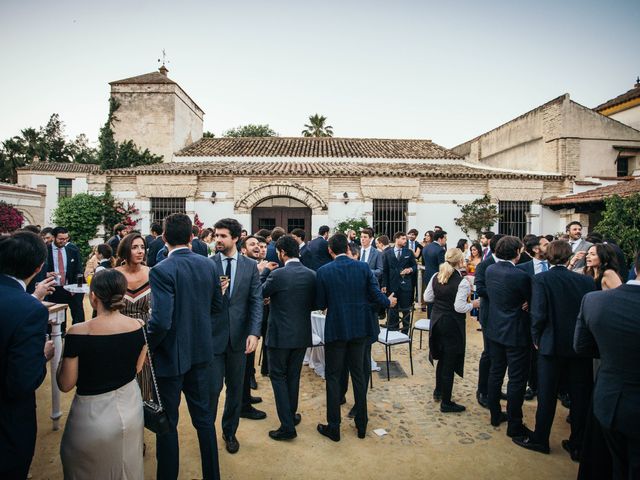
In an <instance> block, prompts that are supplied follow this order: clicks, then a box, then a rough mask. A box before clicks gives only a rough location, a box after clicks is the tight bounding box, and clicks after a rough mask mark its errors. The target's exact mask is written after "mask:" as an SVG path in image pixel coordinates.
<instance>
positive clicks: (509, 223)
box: [498, 200, 531, 239]
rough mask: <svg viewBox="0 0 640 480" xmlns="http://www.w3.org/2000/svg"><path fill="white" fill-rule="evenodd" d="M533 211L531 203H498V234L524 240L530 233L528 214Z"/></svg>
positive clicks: (518, 201)
mask: <svg viewBox="0 0 640 480" xmlns="http://www.w3.org/2000/svg"><path fill="white" fill-rule="evenodd" d="M530 211H531V202H524V201H520V200H517V201H504V202H498V213H500V221H499V222H498V233H502V234H503V235H513V236H514V237H518V238H520V239H521V238H522V237H524V236H525V235H526V234H527V233H529V218H528V214H529V212H530Z"/></svg>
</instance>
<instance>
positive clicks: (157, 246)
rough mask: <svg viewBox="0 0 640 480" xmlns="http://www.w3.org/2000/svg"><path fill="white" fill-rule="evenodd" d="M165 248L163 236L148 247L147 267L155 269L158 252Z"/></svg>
mask: <svg viewBox="0 0 640 480" xmlns="http://www.w3.org/2000/svg"><path fill="white" fill-rule="evenodd" d="M163 248H164V240H163V239H162V236H159V237H158V238H156V239H155V240H154V241H153V242H151V243H150V244H149V245H147V266H148V267H153V266H154V265H155V264H156V263H158V262H157V261H156V257H157V256H158V252H159V251H160V250H162V249H163Z"/></svg>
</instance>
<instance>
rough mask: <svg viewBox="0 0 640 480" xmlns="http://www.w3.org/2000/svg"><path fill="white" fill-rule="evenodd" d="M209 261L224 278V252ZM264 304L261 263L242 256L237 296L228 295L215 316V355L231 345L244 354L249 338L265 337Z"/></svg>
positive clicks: (240, 258)
mask: <svg viewBox="0 0 640 480" xmlns="http://www.w3.org/2000/svg"><path fill="white" fill-rule="evenodd" d="M209 261H210V262H212V263H213V264H214V265H215V269H216V272H217V275H224V267H223V266H222V254H221V253H217V254H216V255H215V256H214V257H211V260H209ZM225 267H226V265H225ZM263 303H264V302H263V300H262V285H261V283H260V275H259V274H258V264H257V263H256V261H255V260H252V259H251V258H248V257H245V256H244V255H238V265H237V267H236V275H235V278H234V281H233V293H232V294H231V295H230V296H229V295H228V293H227V295H225V296H224V302H223V304H222V310H221V311H220V312H218V313H216V314H215V315H214V332H213V350H214V352H215V353H222V352H224V351H225V350H226V349H227V345H229V344H231V350H233V351H234V352H237V351H240V350H242V351H244V350H245V348H246V342H247V337H248V336H249V335H255V336H256V337H259V336H260V335H261V332H262V305H263Z"/></svg>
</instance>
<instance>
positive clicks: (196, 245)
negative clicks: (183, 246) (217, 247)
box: [191, 238, 209, 257]
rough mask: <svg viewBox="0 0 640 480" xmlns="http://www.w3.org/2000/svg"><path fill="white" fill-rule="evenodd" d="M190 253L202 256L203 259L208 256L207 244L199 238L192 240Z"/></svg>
mask: <svg viewBox="0 0 640 480" xmlns="http://www.w3.org/2000/svg"><path fill="white" fill-rule="evenodd" d="M191 251H192V252H193V253H197V254H198V255H202V256H203V257H208V256H209V248H207V244H206V243H204V242H203V241H202V240H200V239H199V238H194V239H193V240H191Z"/></svg>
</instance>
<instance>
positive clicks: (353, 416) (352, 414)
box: [347, 405, 356, 418]
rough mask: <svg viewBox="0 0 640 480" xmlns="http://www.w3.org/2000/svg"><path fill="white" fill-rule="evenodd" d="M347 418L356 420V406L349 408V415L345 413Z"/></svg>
mask: <svg viewBox="0 0 640 480" xmlns="http://www.w3.org/2000/svg"><path fill="white" fill-rule="evenodd" d="M347 417H349V418H356V406H355V405H354V406H353V407H351V410H349V413H347Z"/></svg>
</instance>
